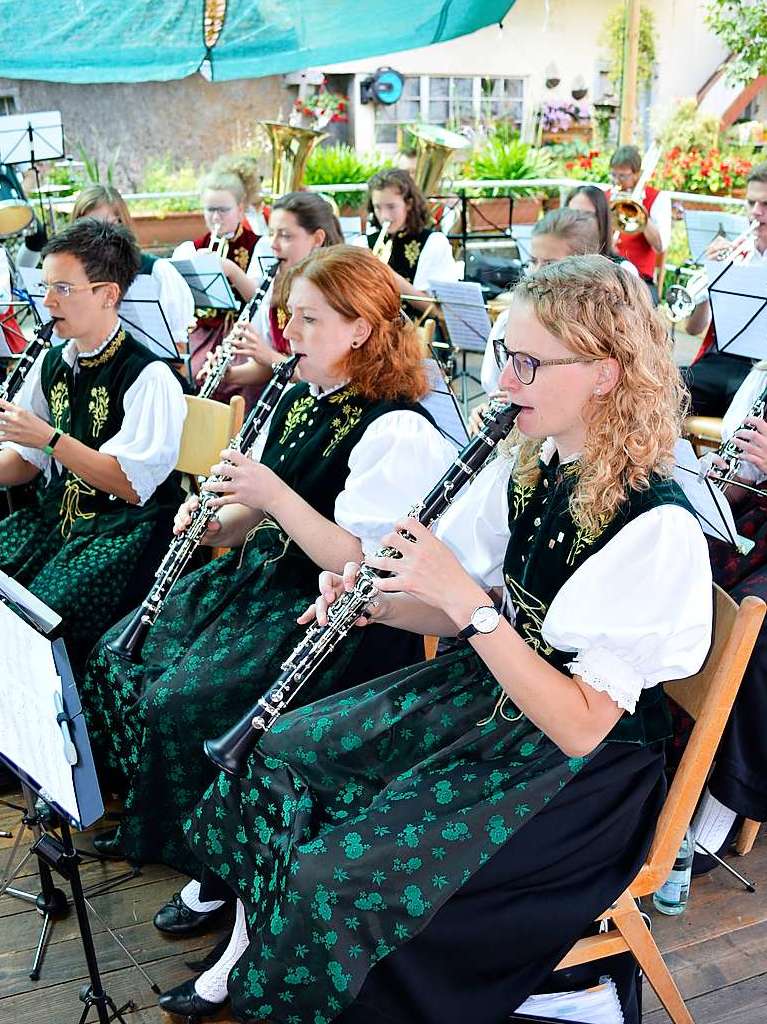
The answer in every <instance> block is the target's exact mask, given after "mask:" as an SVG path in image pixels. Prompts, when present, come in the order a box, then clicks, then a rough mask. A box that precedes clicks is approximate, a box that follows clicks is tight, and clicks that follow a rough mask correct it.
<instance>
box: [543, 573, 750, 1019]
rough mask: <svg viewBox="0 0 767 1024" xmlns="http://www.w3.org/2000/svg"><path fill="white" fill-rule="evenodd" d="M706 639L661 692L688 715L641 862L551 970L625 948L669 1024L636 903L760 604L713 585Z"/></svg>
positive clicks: (672, 833)
mask: <svg viewBox="0 0 767 1024" xmlns="http://www.w3.org/2000/svg"><path fill="white" fill-rule="evenodd" d="M714 604H715V609H714V610H715V618H714V623H715V626H714V640H713V644H712V647H711V651H710V653H709V656H708V659H707V661H706V664H705V665H704V666H703V668H702V669H701V671H700V672H699V673H698V674H697V675H694V676H690V678H689V679H680V680H678V681H675V682H672V683H666V692H667V693H668V694H669V696H671V697H672V698H673V699H674V700H675V701H676V702H677V703H678V704H680V705H681V706H682V707H683V708H684V709H685V711H687V713H688V714H689V715H690V716H691V717H692V718H694V719H695V725H694V727H693V730H692V733H691V735H690V740H689V742H688V744H687V747H686V749H685V752H684V754H683V756H682V760H681V762H680V765H679V768H678V769H677V772H676V775H675V776H674V780H673V782H672V784H671V787H670V789H669V792H668V796H667V797H666V801H665V804H664V806H663V810H662V811H661V815H660V818H659V819H658V826H657V829H656V832H655V838H654V839H653V843H652V846H651V847H650V852H649V853H648V855H647V860H646V861H645V863H644V864H643V865H642V868H641V869H640V871H639V874H638V875H637V876H636V878H635V879H634V881H633V882H632V883H631V885H630V886H629V887H628V889H626V891H625V892H624V893H623V894H622V895H621V896H619V897H618V899H617V900H616V901H615V903H614V904H613V905H612V906H611V907H610V908H609V909H608V910H606V911H605V912H604V914H602V915H601V916H600V917H599V918H598V920H599V921H610V922H612V924H613V925H614V926H615V927H614V929H611V930H610V931H608V932H601V933H600V934H599V935H593V936H589V937H587V938H583V939H580V940H579V941H578V942H576V943H575V945H574V946H573V948H572V949H571V950H570V952H569V953H568V954H567V956H566V957H565V958H564V959H563V960H562V961H561V962H560V964H559V968H565V967H575V966H576V965H578V964H584V963H590V962H591V961H592V960H600V959H602V958H603V957H606V956H612V955H614V954H615V953H625V952H630V953H632V954H633V956H634V958H635V959H636V961H637V963H638V964H639V965H640V967H641V968H642V970H643V971H644V973H645V975H646V977H647V980H648V981H649V983H650V985H652V987H653V990H654V991H655V994H656V995H657V996H658V999H659V1000H660V1002H661V1004H662V1005H663V1007H664V1009H665V1010H666V1013H668V1015H669V1017H671V1020H672V1021H673V1022H674V1024H694V1022H693V1019H692V1017H691V1015H690V1013H689V1011H688V1010H687V1007H686V1006H685V1005H684V1000H683V999H682V996H681V994H680V992H679V989H678V988H677V987H676V984H675V982H674V979H673V978H672V977H671V973H670V972H669V969H668V967H667V966H666V964H665V962H664V960H663V957H662V956H661V953H660V950H659V949H658V947H657V945H656V944H655V939H654V938H653V936H652V934H651V933H650V930H649V929H648V927H647V925H646V924H645V922H644V919H643V918H642V915H641V913H640V911H639V907H638V906H637V903H636V901H637V900H638V899H639V898H640V897H641V896H649V895H650V894H651V893H653V892H655V891H656V890H657V889H659V888H660V887H661V885H663V883H664V882H665V881H666V878H667V877H668V874H669V872H670V871H671V868H672V865H673V863H674V860H675V858H676V855H677V851H678V850H679V847H680V846H681V843H682V838H683V836H684V834H685V831H686V830H687V827H688V825H689V824H690V819H691V818H692V815H693V812H694V810H695V806H696V804H697V802H698V799H699V797H700V794H701V792H702V790H703V787H704V785H705V783H706V778H707V776H708V772H709V769H710V767H711V763H712V761H713V759H714V755H715V753H716V749H717V747H718V745H719V740H720V738H721V735H722V731H723V730H724V727H725V725H726V724H727V719H728V717H729V714H730V710H731V708H732V705H733V701H734V700H735V697H736V695H737V692H738V687H739V686H740V682H741V679H742V678H743V673H744V672H745V670H746V666H747V664H748V659H749V657H750V656H751V651H752V650H753V647H754V644H755V643H756V638H757V635H758V633H759V628H760V626H761V624H762V620H763V619H764V614H765V610H767V605H765V603H764V601H762V600H761V599H760V598H758V597H746V598H744V599H743V601H742V602H741V604H740V606H738V605H737V604H736V603H735V602H734V601H733V600H732V598H731V597H729V596H728V595H727V594H725V592H724V591H723V590H721V589H720V588H719V587H716V586H715V587H714Z"/></svg>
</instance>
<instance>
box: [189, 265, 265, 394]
mask: <svg viewBox="0 0 767 1024" xmlns="http://www.w3.org/2000/svg"><path fill="white" fill-rule="evenodd" d="M279 269H280V264H279V262H277V263H275V264H274V266H271V267H269V269H268V270H267V272H266V273H265V274H264V279H263V281H262V282H261V284H260V286H259V289H258V291H257V292H256V294H255V295H254V296H253V298H252V299H251V300H250V302H248V303H247V305H246V306H245V307H244V309H243V311H242V312H241V313H240V315H239V317H238V318H237V323H238V324H242V323H252V321H253V317H254V316H255V315H256V313H257V312H258V309H259V306H260V305H261V303H262V302H263V301H264V296H265V295H266V293H267V292H268V291H269V287H270V285H271V283H272V281H273V280H274V279H275V277H276V276H277V271H278V270H279ZM234 357H235V351H234V345H233V344H232V332H231V331H230V333H229V334H227V336H226V337H225V338H224V340H223V341H222V342H221V344H220V345H219V346H218V348H217V349H216V354H215V357H214V362H213V366H212V367H211V369H210V373H209V374H208V376H207V377H206V378H205V380H204V381H203V382H202V385H201V387H200V390H199V392H198V394H199V396H200V398H210V397H211V396H212V395H214V394H215V393H216V391H218V388H219V385H220V384H221V382H222V381H223V379H224V377H225V376H226V372H227V370H228V369H229V367H230V366H231V365H232V363H233V361H234Z"/></svg>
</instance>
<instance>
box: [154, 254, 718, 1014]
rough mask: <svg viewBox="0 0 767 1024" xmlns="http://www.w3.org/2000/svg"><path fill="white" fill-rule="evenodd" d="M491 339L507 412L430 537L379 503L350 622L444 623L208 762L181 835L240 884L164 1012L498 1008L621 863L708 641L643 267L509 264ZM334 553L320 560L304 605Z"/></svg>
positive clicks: (619, 882) (331, 587) (661, 334)
mask: <svg viewBox="0 0 767 1024" xmlns="http://www.w3.org/2000/svg"><path fill="white" fill-rule="evenodd" d="M503 345H504V347H503V348H501V347H500V346H499V355H500V356H502V358H503V364H504V365H503V370H502V374H501V386H502V387H503V389H504V390H505V391H507V392H508V393H509V395H510V396H511V398H512V401H514V402H515V403H517V404H518V405H519V406H520V408H521V412H520V413H519V416H518V418H517V421H516V427H515V433H514V434H513V436H512V437H511V438H510V440H509V443H508V444H507V445H506V447H505V450H503V451H502V452H501V454H500V456H499V457H496V458H495V459H493V460H491V461H490V462H489V463H488V464H487V465H486V466H485V467H484V469H482V470H481V471H480V473H479V474H478V476H477V477H476V479H475V481H474V483H473V484H472V485H471V486H470V487H469V488H467V489H466V491H465V493H464V494H462V495H460V496H459V497H458V499H457V500H456V502H455V503H454V504H453V505H452V506H451V508H450V509H449V510H448V512H447V513H446V514H445V516H444V517H443V519H442V520H441V522H440V524H439V525H438V528H437V535H436V536H435V535H433V534H432V533H430V532H429V531H428V530H426V529H425V528H424V527H422V526H421V525H420V524H419V522H418V521H417V520H415V519H402V520H400V522H399V523H398V524H397V527H396V528H395V531H393V532H392V533H390V534H389V535H388V536H386V537H385V538H384V543H385V544H387V545H391V546H392V547H394V548H395V549H396V551H397V552H398V553H399V554H400V556H401V557H399V558H388V557H386V558H383V557H371V558H370V559H369V561H370V564H371V565H373V566H375V567H376V568H378V569H381V570H383V571H384V572H385V574H386V575H385V577H384V578H382V579H381V581H380V584H379V589H380V593H379V596H378V598H377V599H376V601H375V602H374V603H373V604H372V605H371V606H369V607H368V610H367V613H368V615H369V616H370V618H362V619H360V620H359V621H358V626H360V627H362V626H365V627H366V629H367V630H371V629H372V630H375V629H379V628H380V627H381V625H382V624H384V623H385V624H387V625H388V626H393V627H396V628H399V629H404V630H410V631H414V632H417V633H430V634H437V635H440V636H452V637H457V638H458V639H459V640H462V641H464V643H462V644H460V645H459V647H458V649H457V650H454V651H453V652H451V653H449V654H445V655H442V656H441V657H438V658H436V659H435V660H433V661H429V662H425V663H423V664H421V665H419V666H416V667H414V668H408V669H404V670H401V671H399V672H395V673H392V674H390V675H388V676H383V677H381V678H378V679H374V680H372V681H370V682H367V683H365V684H364V685H362V686H360V687H357V688H355V689H353V690H350V691H346V692H345V693H343V694H342V695H339V696H337V697H327V698H325V699H322V700H318V701H316V702H315V703H314V704H311V705H309V706H308V707H305V708H303V709H301V710H299V711H291V710H290V709H288V710H287V711H286V712H285V713H284V714H283V715H282V717H281V718H280V720H279V721H278V723H277V725H276V726H275V727H274V728H273V729H272V730H271V731H269V732H267V733H266V734H265V735H264V736H263V737H262V739H261V740H260V742H259V744H258V746H257V748H256V751H255V753H254V754H253V756H252V757H251V758H250V760H249V762H248V766H247V774H246V776H245V777H244V778H243V779H242V780H239V779H236V778H231V777H225V776H221V777H220V778H219V779H218V780H217V781H215V782H214V783H213V785H212V786H211V787H210V788H209V790H208V791H207V793H206V794H205V796H204V798H203V800H202V802H201V803H200V805H199V806H198V807H197V809H196V810H195V811H194V813H193V814H192V815H191V819H190V821H189V823H188V825H187V836H188V840H189V842H190V843H191V847H192V850H193V851H195V853H196V854H197V856H198V857H199V858H200V860H201V861H203V862H204V863H205V865H206V866H207V869H208V871H209V872H212V873H213V875H214V876H215V878H216V879H217V881H218V885H219V887H221V886H226V887H227V888H228V889H229V890H231V891H232V892H234V893H235V894H236V895H237V896H238V897H239V899H240V905H239V907H238V913H237V917H236V921H235V927H234V930H233V932H232V936H231V938H230V940H229V943H228V945H227V947H226V949H225V951H224V953H223V955H222V956H221V958H220V960H219V961H218V962H217V964H216V965H214V966H213V967H211V968H209V969H208V970H207V971H205V972H204V973H203V974H202V975H201V976H200V978H198V979H197V980H196V981H195V982H186V983H185V984H184V985H182V986H179V987H178V988H177V989H175V990H173V991H172V992H170V993H167V994H166V995H165V996H164V997H162V998H161V1005H163V1006H165V1007H167V1008H168V1009H174V1008H175V1011H176V1012H186V1013H191V1014H192V1015H193V1016H196V1017H199V1016H204V1015H205V1014H207V1013H210V1012H212V1011H213V1010H214V1009H215V1008H217V1006H218V1005H219V1004H220V1002H221V1001H223V1000H224V999H226V997H227V995H229V996H231V999H232V1004H233V1005H232V1010H233V1012H234V1013H235V1014H236V1015H237V1016H239V1017H242V1018H243V1019H254V1020H258V1019H261V1018H262V1017H268V1018H269V1019H272V1020H275V1021H288V1020H292V1019H295V1020H300V1021H309V1020H318V1019H323V1020H325V1021H328V1022H329V1021H337V1022H338V1024H358V1022H359V1024H362V1022H368V1021H381V1022H383V1021H416V1020H417V1021H422V1022H424V1024H458V1022H463V1021H466V1020H471V1021H472V1022H474V1024H497V1022H498V1021H500V1020H505V1019H508V1018H509V1016H510V1015H511V1014H512V1013H513V1012H514V1010H515V1009H516V1008H517V1007H518V1006H519V1005H520V1004H521V1003H522V1002H523V1001H524V1000H525V998H526V997H527V996H528V995H529V994H530V993H531V992H533V991H535V989H536V988H537V987H538V986H539V985H541V984H542V983H543V982H544V981H545V980H546V978H547V976H548V975H549V973H550V972H551V971H552V969H553V968H554V967H555V966H556V964H557V963H558V962H559V960H560V958H561V957H562V955H563V954H564V953H565V952H566V951H567V950H568V949H569V947H570V946H571V945H572V943H573V942H574V941H575V940H576V939H577V938H578V937H579V936H580V935H581V934H582V933H583V932H584V930H585V929H586V928H587V927H588V926H589V925H590V924H592V922H593V921H594V919H595V918H596V917H597V915H598V914H600V913H601V912H602V911H604V910H605V908H606V907H608V906H609V905H610V904H611V903H612V901H613V900H614V899H616V898H617V896H618V895H619V894H620V893H621V892H622V891H623V889H624V888H625V886H626V885H627V884H628V883H629V882H630V881H631V880H632V878H633V877H634V875H635V873H636V871H637V869H638V867H639V866H640V865H641V863H642V862H643V860H644V857H645V855H646V852H647V850H648V848H649V844H650V841H651V838H652V834H653V829H654V827H655V822H656V818H657V815H658V812H659V808H660V806H661V803H662V800H663V797H664V789H665V782H664V772H663V765H664V754H663V745H664V744H663V741H664V738H665V737H666V736H667V735H668V734H669V719H668V714H667V711H666V707H665V696H664V691H663V687H662V685H661V684H662V683H663V682H664V681H665V680H669V679H675V678H678V677H684V676H687V675H690V674H691V673H694V672H696V671H697V670H698V669H699V668H700V666H701V664H702V662H703V660H704V658H705V656H706V652H707V651H708V646H709V642H710V637H711V619H712V607H711V571H710V568H709V562H708V554H707V548H706V543H705V540H704V537H703V533H702V531H701V529H700V526H699V524H698V522H697V520H696V518H695V516H694V514H693V512H692V510H691V509H690V507H689V505H688V504H687V503H686V501H685V499H684V497H683V495H682V493H681V491H680V490H679V488H678V487H677V485H676V484H675V483H674V482H673V480H672V479H671V472H672V467H673V464H674V454H673V449H674V443H675V441H676V438H677V437H678V435H679V429H680V425H681V417H682V412H683V407H684V395H683V392H682V389H681V386H680V383H679V374H678V372H677V370H676V367H675V366H674V363H673V360H672V358H671V353H670V349H669V345H668V341H667V337H666V329H665V326H664V324H663V323H662V322H661V320H660V319H659V318H658V317H657V316H656V314H655V313H654V312H653V310H652V308H651V305H650V301H649V297H648V295H647V290H646V288H645V287H644V285H643V284H642V283H641V282H640V281H639V280H637V278H636V277H633V276H630V275H629V274H627V273H626V272H625V271H622V270H621V269H619V268H618V267H616V266H615V265H614V264H613V263H611V262H610V261H609V260H607V259H605V258H604V257H602V256H572V257H568V258H566V259H563V260H560V261H557V262H553V263H550V264H547V265H544V266H542V267H541V268H540V269H539V270H537V271H536V272H535V273H533V274H532V275H530V276H529V277H528V278H526V279H524V280H523V281H522V282H520V284H519V285H518V286H517V287H516V288H515V290H514V294H513V299H512V304H511V309H510V313H509V318H508V324H507V328H506V335H505V339H504V342H503ZM427 486H428V485H427ZM357 570H358V566H357V565H356V564H355V563H352V564H350V565H347V566H346V567H345V570H344V574H343V576H340V575H335V574H333V573H329V572H325V573H322V574H321V576H320V591H321V595H322V596H321V597H320V598H318V599H317V601H316V603H315V604H314V605H313V606H311V607H310V608H309V609H308V610H307V612H306V613H304V614H303V615H302V616H301V618H300V621H301V622H303V623H308V622H310V621H311V620H313V619H314V618H315V617H316V618H317V620H318V621H319V622H325V621H326V618H327V613H328V607H329V606H332V603H333V601H334V600H336V599H337V597H338V596H339V595H340V594H341V593H342V592H343V591H344V590H345V589H348V588H349V587H351V586H352V585H353V582H354V579H355V577H356V574H357ZM204 885H205V886H206V887H207V888H206V889H205V891H206V892H210V891H213V890H214V888H215V886H214V885H213V883H212V880H211V877H210V876H209V877H208V879H206V880H205V882H204ZM203 898H205V897H203ZM246 920H247V927H246V924H245V921H246ZM265 950H268V955H265V952H264V951H265Z"/></svg>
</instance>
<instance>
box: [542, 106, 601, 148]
mask: <svg viewBox="0 0 767 1024" xmlns="http://www.w3.org/2000/svg"><path fill="white" fill-rule="evenodd" d="M540 118H541V120H540V129H541V141H542V142H544V143H547V142H549V143H550V142H563V141H568V140H570V141H572V140H573V139H579V138H581V139H591V137H592V135H593V126H592V123H591V110H590V109H589V106H588V104H586V103H576V102H574V101H572V100H553V101H552V102H550V103H544V104H543V105H542V107H541V113H540Z"/></svg>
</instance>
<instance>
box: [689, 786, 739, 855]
mask: <svg viewBox="0 0 767 1024" xmlns="http://www.w3.org/2000/svg"><path fill="white" fill-rule="evenodd" d="M737 816H738V815H737V812H736V811H731V810H730V808H729V807H725V806H724V804H723V803H720V801H719V800H717V798H716V797H715V796H712V795H711V794H710V793H709V791H708V789H706V791H705V792H704V794H703V799H702V800H701V802H700V805H699V806H698V810H697V812H696V814H695V817H694V818H693V822H692V832H693V835H694V836H695V843H696V845H697V844H698V843H699V844H700V846H705V848H706V849H707V850H708V851H709V852H710V853H719V851H720V850H721V848H722V846H723V845H724V841H725V839H726V838H727V833H728V832H729V831H730V828H731V827H732V823H733V822H734V821H735V819H736V818H737ZM698 848H700V847H698Z"/></svg>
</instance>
